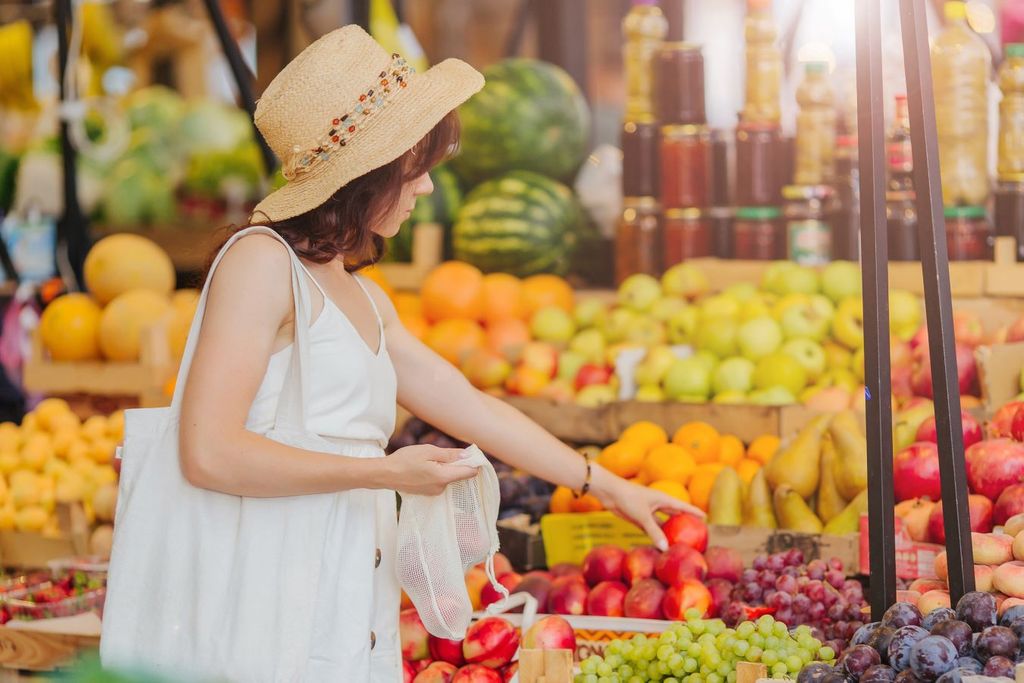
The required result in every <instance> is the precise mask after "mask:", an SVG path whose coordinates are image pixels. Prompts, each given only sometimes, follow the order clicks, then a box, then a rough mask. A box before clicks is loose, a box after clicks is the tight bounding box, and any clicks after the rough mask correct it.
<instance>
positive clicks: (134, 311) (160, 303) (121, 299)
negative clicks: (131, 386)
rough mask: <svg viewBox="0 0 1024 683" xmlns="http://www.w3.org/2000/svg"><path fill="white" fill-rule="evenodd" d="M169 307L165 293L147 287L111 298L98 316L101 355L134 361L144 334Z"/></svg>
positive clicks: (114, 359) (137, 357)
mask: <svg viewBox="0 0 1024 683" xmlns="http://www.w3.org/2000/svg"><path fill="white" fill-rule="evenodd" d="M170 307H171V305H170V303H169V302H168V301H167V297H166V296H164V295H163V294H158V293H156V292H153V291H150V290H147V289H136V290H134V291H131V292H125V293H124V294H122V295H120V296H118V297H117V298H116V299H114V300H113V301H111V302H110V304H108V305H107V307H106V308H105V309H104V310H103V315H102V316H101V317H100V350H101V351H103V356H104V357H105V358H107V359H108V360H113V361H127V362H133V361H137V360H138V359H139V353H140V349H141V347H142V335H143V333H144V332H145V331H146V330H147V329H148V328H149V327H150V326H151V325H153V324H154V323H156V322H157V321H158V320H160V318H162V317H163V316H164V315H166V314H167V312H168V311H169V310H170Z"/></svg>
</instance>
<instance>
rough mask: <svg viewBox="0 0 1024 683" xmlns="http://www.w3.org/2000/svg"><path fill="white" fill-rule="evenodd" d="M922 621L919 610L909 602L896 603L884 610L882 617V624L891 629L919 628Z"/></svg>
mask: <svg viewBox="0 0 1024 683" xmlns="http://www.w3.org/2000/svg"><path fill="white" fill-rule="evenodd" d="M922 619H923V617H922V616H921V610H919V609H917V606H916V605H911V604H910V603H909V602H897V603H896V604H895V605H893V606H892V607H890V608H889V609H887V610H885V614H883V615H882V624H883V625H885V626H891V627H892V628H900V627H901V626H920V625H921V621H922Z"/></svg>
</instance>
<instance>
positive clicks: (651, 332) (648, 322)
mask: <svg viewBox="0 0 1024 683" xmlns="http://www.w3.org/2000/svg"><path fill="white" fill-rule="evenodd" d="M626 341H627V342H632V343H634V344H639V345H640V346H657V345H658V344H664V343H665V342H666V341H668V334H667V333H666V332H665V326H664V325H663V324H662V323H660V322H658V321H657V320H655V319H654V318H647V317H641V318H639V319H638V320H637V321H636V323H635V324H634V325H633V327H632V328H630V330H629V331H628V332H627V333H626Z"/></svg>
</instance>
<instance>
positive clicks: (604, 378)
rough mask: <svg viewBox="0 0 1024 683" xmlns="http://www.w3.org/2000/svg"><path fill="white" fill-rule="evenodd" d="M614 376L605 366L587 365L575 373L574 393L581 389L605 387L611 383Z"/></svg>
mask: <svg viewBox="0 0 1024 683" xmlns="http://www.w3.org/2000/svg"><path fill="white" fill-rule="evenodd" d="M614 374H615V373H614V371H613V370H612V369H611V368H609V367H608V366H606V365H590V364H589V363H588V364H587V365H584V366H583V367H581V368H580V371H579V372H578V373H576V380H575V382H574V383H573V386H574V387H575V388H576V391H579V390H580V389H582V388H583V387H589V386H593V385H605V384H608V383H609V382H611V381H612V376H613V375H614Z"/></svg>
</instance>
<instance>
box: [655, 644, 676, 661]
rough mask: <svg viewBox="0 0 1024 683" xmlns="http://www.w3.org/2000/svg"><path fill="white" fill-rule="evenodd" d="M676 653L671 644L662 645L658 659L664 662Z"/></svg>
mask: <svg viewBox="0 0 1024 683" xmlns="http://www.w3.org/2000/svg"><path fill="white" fill-rule="evenodd" d="M674 653H675V650H674V649H673V648H672V646H671V645H662V646H661V647H659V648H658V659H659V660H660V661H662V662H665V661H668V658H669V657H671V656H672V655H673V654H674Z"/></svg>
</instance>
